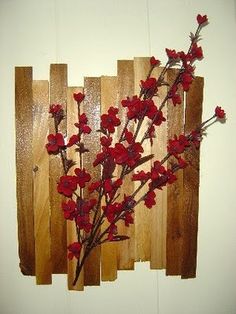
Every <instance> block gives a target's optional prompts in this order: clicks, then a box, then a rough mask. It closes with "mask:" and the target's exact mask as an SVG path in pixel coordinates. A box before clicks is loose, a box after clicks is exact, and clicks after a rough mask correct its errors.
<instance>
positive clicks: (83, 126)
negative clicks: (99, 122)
mask: <svg viewBox="0 0 236 314" xmlns="http://www.w3.org/2000/svg"><path fill="white" fill-rule="evenodd" d="M87 123H88V118H87V116H86V114H85V113H83V114H81V115H80V116H79V123H75V126H76V127H77V128H78V129H79V131H80V134H82V133H84V134H89V133H90V132H91V128H90V127H89V126H88V125H87Z"/></svg>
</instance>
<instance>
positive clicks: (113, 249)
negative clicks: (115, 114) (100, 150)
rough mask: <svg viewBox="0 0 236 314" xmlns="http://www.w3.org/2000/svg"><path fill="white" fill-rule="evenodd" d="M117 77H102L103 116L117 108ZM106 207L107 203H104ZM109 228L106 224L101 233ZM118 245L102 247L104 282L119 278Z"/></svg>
mask: <svg viewBox="0 0 236 314" xmlns="http://www.w3.org/2000/svg"><path fill="white" fill-rule="evenodd" d="M116 101H117V77H116V76H102V77H101V114H103V113H106V112H107V110H108V109H109V107H110V106H116V105H117V104H116ZM104 205H105V203H104ZM108 226H109V223H108V222H107V221H105V222H104V224H103V225H102V228H101V232H102V231H104V230H105V229H106V228H107V227H108ZM116 244H117V243H114V242H113V243H111V242H107V243H104V244H103V245H102V246H101V278H102V281H114V280H115V279H116V278H117V245H116Z"/></svg>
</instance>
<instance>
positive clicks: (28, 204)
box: [15, 67, 35, 275]
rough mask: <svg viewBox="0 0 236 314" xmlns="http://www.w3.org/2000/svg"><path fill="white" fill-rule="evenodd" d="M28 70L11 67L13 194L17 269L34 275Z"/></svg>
mask: <svg viewBox="0 0 236 314" xmlns="http://www.w3.org/2000/svg"><path fill="white" fill-rule="evenodd" d="M32 106H33V94H32V67H16V68H15V118H16V191H17V220H18V240H19V258H20V268H21V272H22V273H23V274H24V275H34V274H35V248H34V238H33V234H34V217H33V184H32V183H33V172H32V169H33V154H32V137H33V114H32Z"/></svg>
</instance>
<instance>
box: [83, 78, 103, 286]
mask: <svg viewBox="0 0 236 314" xmlns="http://www.w3.org/2000/svg"><path fill="white" fill-rule="evenodd" d="M84 93H85V95H86V97H85V99H84V107H83V111H84V113H85V114H86V115H87V117H88V124H89V125H90V127H91V128H92V132H91V133H90V134H88V135H86V136H85V137H84V144H85V147H86V148H88V149H89V153H88V154H87V155H86V157H84V158H83V166H84V168H85V169H87V171H89V173H90V174H91V177H92V180H93V181H96V180H99V179H100V167H99V166H97V167H93V161H94V159H95V156H96V154H97V153H98V152H99V151H100V133H99V132H96V130H98V129H99V128H100V110H101V80H100V78H98V77H86V78H85V79H84ZM96 196H97V195H96V194H95V195H91V194H89V193H88V191H87V190H86V189H85V190H84V198H89V197H96ZM91 218H93V216H91ZM100 257H101V247H100V246H97V247H96V248H95V249H93V250H92V251H91V253H90V255H89V256H88V258H87V260H86V262H85V265H84V285H85V286H98V285H100Z"/></svg>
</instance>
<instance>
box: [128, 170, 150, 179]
mask: <svg viewBox="0 0 236 314" xmlns="http://www.w3.org/2000/svg"><path fill="white" fill-rule="evenodd" d="M149 176H150V173H149V172H147V173H146V172H144V171H143V170H141V171H140V172H138V173H135V174H133V176H132V181H146V180H148V179H149Z"/></svg>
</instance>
